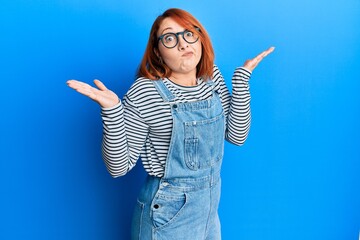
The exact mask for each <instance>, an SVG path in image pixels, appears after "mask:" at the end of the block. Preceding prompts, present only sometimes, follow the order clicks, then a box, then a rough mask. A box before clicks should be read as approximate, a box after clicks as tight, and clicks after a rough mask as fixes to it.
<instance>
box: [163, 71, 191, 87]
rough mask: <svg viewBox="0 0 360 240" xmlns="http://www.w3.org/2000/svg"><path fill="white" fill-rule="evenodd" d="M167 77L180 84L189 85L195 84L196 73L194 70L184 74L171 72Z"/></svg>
mask: <svg viewBox="0 0 360 240" xmlns="http://www.w3.org/2000/svg"><path fill="white" fill-rule="evenodd" d="M169 79H170V80H171V81H173V82H174V83H176V84H178V85H181V86H187V87H190V86H196V85H197V80H196V74H195V73H194V72H190V73H186V74H184V73H182V74H179V73H172V74H171V76H170V77H169Z"/></svg>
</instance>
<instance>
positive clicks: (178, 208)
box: [132, 80, 225, 240]
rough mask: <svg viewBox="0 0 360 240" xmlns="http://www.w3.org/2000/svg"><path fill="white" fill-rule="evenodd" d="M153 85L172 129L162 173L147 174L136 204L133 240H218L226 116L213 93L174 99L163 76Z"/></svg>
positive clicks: (219, 235)
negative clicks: (164, 104)
mask: <svg viewBox="0 0 360 240" xmlns="http://www.w3.org/2000/svg"><path fill="white" fill-rule="evenodd" d="M154 84H155V87H156V89H157V90H158V92H159V93H160V95H161V96H162V98H163V99H164V101H165V102H168V103H169V104H170V107H171V113H172V117H173V129H172V136H171V141H170V146H169V152H168V155H167V160H166V164H165V174H164V176H163V177H162V178H158V177H153V176H150V175H149V176H148V177H147V179H146V182H145V185H144V186H143V187H142V189H141V191H140V194H139V197H138V200H137V205H136V207H135V212H134V217H133V223H132V239H133V240H135V239H136V240H205V239H206V240H219V239H221V233H220V221H219V216H218V205H219V200H220V185H221V183H220V169H221V163H222V158H223V152H224V137H225V116H224V112H223V108H222V105H221V100H220V97H219V95H218V93H217V92H216V91H215V90H214V83H213V82H212V81H211V80H208V81H207V84H208V87H211V88H212V89H213V90H212V97H211V98H210V99H207V100H199V101H194V102H187V103H178V102H175V101H174V99H175V97H174V95H173V94H172V93H171V92H170V90H169V89H168V88H167V87H166V86H165V84H164V83H163V81H162V80H158V81H154Z"/></svg>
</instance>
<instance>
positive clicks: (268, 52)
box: [254, 47, 275, 63]
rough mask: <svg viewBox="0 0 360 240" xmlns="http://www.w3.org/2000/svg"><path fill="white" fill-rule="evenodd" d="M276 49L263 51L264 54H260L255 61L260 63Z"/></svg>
mask: <svg viewBox="0 0 360 240" xmlns="http://www.w3.org/2000/svg"><path fill="white" fill-rule="evenodd" d="M274 49H275V47H270V48H269V49H267V50H265V51H263V52H262V53H260V54H259V55H257V56H256V57H255V58H254V60H255V62H256V63H259V62H260V61H261V60H263V58H264V57H266V56H267V55H269V54H270V53H271V52H273V51H274Z"/></svg>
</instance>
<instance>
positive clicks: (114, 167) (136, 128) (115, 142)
mask: <svg viewBox="0 0 360 240" xmlns="http://www.w3.org/2000/svg"><path fill="white" fill-rule="evenodd" d="M94 83H95V85H96V86H97V88H95V87H92V86H90V85H89V84H87V83H84V82H80V81H77V80H69V81H67V84H68V86H69V87H71V88H73V89H75V90H76V91H78V92H79V93H81V94H83V95H85V96H87V97H89V98H90V99H92V100H94V101H95V102H97V103H98V104H99V105H100V106H101V117H102V120H103V141H102V155H103V159H104V162H105V165H106V167H107V169H108V171H109V173H110V174H111V176H113V177H118V176H123V175H125V174H126V173H127V172H128V171H130V170H131V169H132V168H133V167H134V166H135V164H136V161H137V160H138V158H139V155H140V151H141V148H142V146H143V143H144V142H145V139H146V136H147V125H146V124H145V123H144V122H143V121H142V119H141V117H140V114H139V113H138V111H137V108H136V106H135V105H134V104H132V102H131V100H130V99H127V98H126V100H125V101H124V104H123V103H122V102H121V101H120V100H119V98H118V96H117V95H116V94H115V93H114V92H112V91H111V90H109V89H107V88H106V87H105V85H104V84H103V83H102V82H101V81H99V80H94Z"/></svg>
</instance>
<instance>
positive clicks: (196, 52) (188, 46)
mask: <svg viewBox="0 0 360 240" xmlns="http://www.w3.org/2000/svg"><path fill="white" fill-rule="evenodd" d="M184 30H185V28H184V27H182V26H180V25H179V24H178V23H177V22H175V21H174V20H172V19H171V18H165V19H164V20H163V21H162V23H161V25H160V28H159V31H158V32H157V37H159V36H161V35H163V34H165V33H178V32H183V31H184ZM178 39H179V40H178V44H177V45H176V46H175V47H174V48H166V47H165V46H164V45H163V44H162V43H161V41H159V43H158V48H159V54H160V56H161V58H162V59H163V61H164V63H165V64H166V65H167V66H168V67H169V68H170V69H171V70H172V74H173V75H174V74H189V73H194V76H196V66H197V65H198V63H199V61H200V58H201V54H202V48H201V42H200V39H199V40H198V41H197V42H195V43H188V42H186V41H185V40H184V38H183V35H178Z"/></svg>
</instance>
